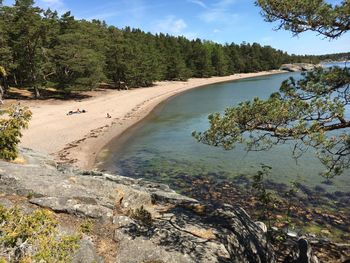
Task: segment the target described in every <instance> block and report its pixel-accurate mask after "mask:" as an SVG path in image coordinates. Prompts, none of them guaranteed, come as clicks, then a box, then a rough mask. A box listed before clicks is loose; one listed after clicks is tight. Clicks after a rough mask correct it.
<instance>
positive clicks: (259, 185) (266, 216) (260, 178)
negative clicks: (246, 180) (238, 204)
mask: <svg viewBox="0 0 350 263" xmlns="http://www.w3.org/2000/svg"><path fill="white" fill-rule="evenodd" d="M270 170H271V167H270V166H267V165H262V166H261V170H259V171H258V172H257V173H256V174H255V175H254V176H253V184H252V187H253V190H254V193H255V196H256V197H257V199H258V201H259V202H260V207H261V210H260V217H261V219H262V220H267V222H268V227H269V229H270V228H271V216H272V211H273V209H274V200H275V199H274V197H273V195H272V192H270V191H268V190H267V188H266V177H267V176H268V175H269V173H270Z"/></svg>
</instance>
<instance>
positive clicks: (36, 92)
mask: <svg viewBox="0 0 350 263" xmlns="http://www.w3.org/2000/svg"><path fill="white" fill-rule="evenodd" d="M39 97H40V92H39V89H38V87H34V98H35V99H38V98H39Z"/></svg>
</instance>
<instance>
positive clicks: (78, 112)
mask: <svg viewBox="0 0 350 263" xmlns="http://www.w3.org/2000/svg"><path fill="white" fill-rule="evenodd" d="M86 112H87V111H86V110H84V109H83V110H80V109H79V108H78V109H77V110H76V111H72V110H71V111H69V112H68V113H67V115H72V114H80V113H86Z"/></svg>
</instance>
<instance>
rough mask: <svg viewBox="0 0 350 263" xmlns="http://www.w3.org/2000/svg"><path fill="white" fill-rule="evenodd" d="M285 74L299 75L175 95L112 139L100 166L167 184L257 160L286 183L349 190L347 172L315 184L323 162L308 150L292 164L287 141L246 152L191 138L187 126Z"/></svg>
mask: <svg viewBox="0 0 350 263" xmlns="http://www.w3.org/2000/svg"><path fill="white" fill-rule="evenodd" d="M290 76H293V77H296V78H298V77H300V74H299V73H286V74H278V75H272V76H266V77H259V78H253V79H246V80H240V81H235V82H229V83H221V84H214V85H209V86H206V87H202V88H198V89H194V90H191V91H188V92H186V93H183V94H181V95H178V96H176V97H174V98H172V99H171V100H169V101H167V102H166V103H163V104H162V105H160V106H159V107H158V108H157V109H156V110H155V111H154V112H153V113H152V114H151V115H150V116H149V117H148V118H147V119H146V120H145V121H144V122H142V123H141V124H139V125H137V127H135V128H133V129H131V130H129V131H128V132H127V134H126V135H124V136H123V137H122V138H121V139H119V140H118V141H117V142H112V143H111V144H110V145H109V146H108V147H107V149H106V150H105V154H104V155H105V157H104V158H102V157H101V164H100V168H104V169H107V170H110V171H113V172H118V173H119V174H121V175H126V176H136V177H137V176H139V177H147V178H148V179H151V180H155V181H162V182H166V183H170V184H171V182H172V180H176V178H177V177H178V175H180V174H181V175H186V176H195V175H198V174H205V175H209V176H213V177H216V178H218V179H229V178H233V177H235V176H238V175H242V174H244V175H253V174H254V173H256V171H257V170H258V169H259V168H260V166H261V164H266V165H269V166H271V167H272V172H271V178H272V179H273V180H274V181H275V182H280V183H289V182H290V181H292V180H295V179H298V178H299V180H302V181H303V182H304V183H305V185H307V186H309V187H314V186H316V185H322V187H323V188H326V189H327V190H329V191H337V190H338V191H346V192H348V191H350V171H346V172H345V173H344V174H343V175H342V176H340V177H337V178H335V179H334V180H333V182H334V183H333V185H330V186H329V185H324V184H322V183H321V182H322V181H324V178H322V177H321V176H320V175H319V173H320V172H321V171H322V169H323V167H322V165H321V164H320V162H319V161H318V159H316V158H315V157H314V155H313V153H312V152H311V151H310V152H307V153H306V154H304V155H303V157H302V158H300V159H299V160H298V162H297V163H296V161H295V160H294V159H293V158H292V153H291V146H289V145H281V146H277V147H274V148H273V149H272V150H270V151H267V152H250V153H247V152H246V151H245V150H244V147H242V146H238V147H236V148H235V149H234V150H231V151H225V150H222V149H219V148H215V147H211V146H207V145H203V144H201V143H198V142H196V140H195V139H194V138H192V136H191V133H192V131H194V130H196V131H204V130H205V129H206V128H207V127H208V120H207V116H208V115H209V114H210V113H213V112H222V111H223V110H224V109H225V107H228V106H231V105H236V104H238V103H239V102H241V101H245V100H251V99H252V98H254V97H260V98H267V97H268V96H269V95H270V94H271V93H272V92H275V91H277V90H278V89H279V86H280V83H281V82H282V81H283V80H285V79H287V78H288V77H290ZM347 114H348V115H350V114H349V112H348V113H347ZM117 145H118V146H117ZM106 152H108V154H106ZM300 178H302V179H300Z"/></svg>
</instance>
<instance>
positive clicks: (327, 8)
mask: <svg viewBox="0 0 350 263" xmlns="http://www.w3.org/2000/svg"><path fill="white" fill-rule="evenodd" d="M257 4H258V5H259V6H260V7H261V8H262V11H263V15H264V16H265V18H266V20H267V21H269V22H272V21H280V22H281V24H280V28H282V27H283V28H285V29H287V30H291V31H292V32H294V33H296V34H298V33H301V32H304V31H307V30H313V31H317V32H319V33H320V34H323V35H325V36H327V37H330V38H335V37H338V36H340V35H341V34H343V33H344V32H346V31H347V30H349V29H350V24H349V21H350V20H349V15H350V12H349V11H350V5H349V2H348V1H344V2H342V4H340V5H337V6H332V5H330V4H327V3H325V2H324V1H322V0H319V1H305V0H298V1H294V0H293V1H291V0H283V1H276V0H261V1H260V0H258V1H257ZM263 51H264V52H265V53H263V52H261V50H259V49H258V48H257V46H254V44H253V46H252V48H251V49H250V50H247V51H246V54H249V52H254V53H255V54H256V55H255V56H254V57H259V56H268V54H269V53H270V51H268V50H263ZM231 54H232V55H234V56H236V54H235V53H231ZM269 63H274V62H273V61H269V62H268V64H269ZM251 64H252V65H254V64H255V61H254V60H251ZM254 67H258V65H256V66H254ZM248 69H249V70H252V69H251V68H248ZM259 69H261V68H259ZM349 97H350V69H349V68H344V69H341V68H337V67H335V68H332V69H330V70H323V69H318V70H315V71H314V72H309V73H307V74H306V75H305V76H304V78H303V79H301V80H299V81H296V80H294V79H293V78H291V79H289V80H286V81H284V82H283V83H282V85H281V88H280V91H279V92H277V93H275V94H272V95H271V96H270V98H268V99H267V100H261V99H259V98H255V99H254V100H252V101H247V102H242V103H240V104H239V105H238V106H236V107H229V108H227V109H226V110H225V112H224V114H223V115H221V114H219V113H216V114H212V115H210V116H209V123H210V128H209V129H208V130H207V131H205V132H203V133H201V132H199V133H198V132H194V133H193V136H195V138H197V140H199V141H201V142H203V143H205V144H209V145H214V146H218V147H222V148H224V149H232V148H233V147H234V146H235V145H236V144H237V143H244V144H245V145H246V147H247V150H268V149H270V148H271V147H272V146H274V145H276V144H279V143H286V142H292V143H294V150H293V154H294V157H295V158H299V157H300V156H301V155H302V154H303V153H304V152H305V151H306V149H307V148H309V147H313V148H315V149H316V154H317V157H318V158H319V159H320V161H321V162H322V164H324V166H325V167H326V170H325V172H324V173H322V175H323V176H325V177H326V178H327V179H329V178H331V177H333V176H336V175H340V174H342V173H343V172H344V169H347V168H350V135H349V128H350V120H347V119H346V117H345V109H346V108H347V107H349V106H350V100H349ZM333 131H338V132H337V133H332V132H333Z"/></svg>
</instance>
